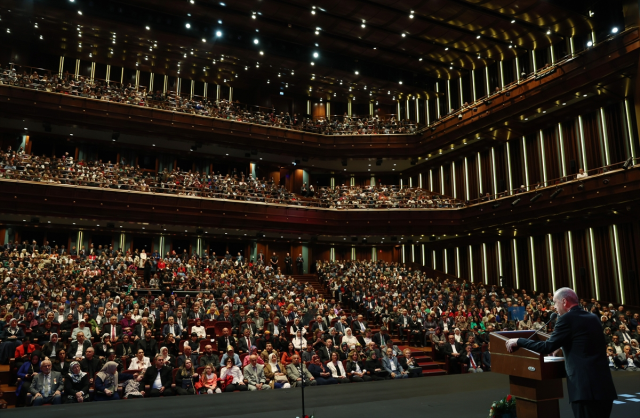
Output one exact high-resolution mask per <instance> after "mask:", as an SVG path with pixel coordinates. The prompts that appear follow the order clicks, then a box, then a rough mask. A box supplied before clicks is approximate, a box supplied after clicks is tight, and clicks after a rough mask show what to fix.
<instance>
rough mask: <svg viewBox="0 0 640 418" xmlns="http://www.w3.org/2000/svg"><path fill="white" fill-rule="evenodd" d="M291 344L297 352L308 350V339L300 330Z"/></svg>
mask: <svg viewBox="0 0 640 418" xmlns="http://www.w3.org/2000/svg"><path fill="white" fill-rule="evenodd" d="M291 342H293V347H294V348H295V349H296V350H300V351H302V350H306V349H307V339H306V338H304V337H303V336H302V331H300V330H298V331H296V334H295V336H294V337H293V340H291Z"/></svg>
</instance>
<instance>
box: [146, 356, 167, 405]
mask: <svg viewBox="0 0 640 418" xmlns="http://www.w3.org/2000/svg"><path fill="white" fill-rule="evenodd" d="M172 381H173V375H172V372H171V367H169V366H165V365H164V358H163V357H162V356H161V355H157V356H156V357H154V359H153V367H147V370H145V372H144V377H143V378H142V382H143V383H144V390H145V392H146V393H147V394H148V395H149V396H150V397H152V398H156V397H159V396H172V395H173V391H172V390H171V383H172Z"/></svg>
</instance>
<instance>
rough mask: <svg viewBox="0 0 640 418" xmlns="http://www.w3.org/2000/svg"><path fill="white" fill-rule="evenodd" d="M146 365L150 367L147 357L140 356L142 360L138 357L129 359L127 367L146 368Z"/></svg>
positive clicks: (132, 368)
mask: <svg viewBox="0 0 640 418" xmlns="http://www.w3.org/2000/svg"><path fill="white" fill-rule="evenodd" d="M147 367H151V363H150V362H149V357H142V361H140V360H138V357H134V358H132V359H131V364H130V365H129V369H131V370H140V369H146V368H147Z"/></svg>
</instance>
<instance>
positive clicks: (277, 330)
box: [267, 318, 285, 338]
mask: <svg viewBox="0 0 640 418" xmlns="http://www.w3.org/2000/svg"><path fill="white" fill-rule="evenodd" d="M267 331H269V332H270V333H271V335H273V337H274V338H277V337H278V335H280V334H281V333H283V332H285V327H283V326H282V325H280V319H279V318H273V322H269V323H268V324H267Z"/></svg>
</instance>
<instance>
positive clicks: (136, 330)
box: [131, 324, 153, 340]
mask: <svg viewBox="0 0 640 418" xmlns="http://www.w3.org/2000/svg"><path fill="white" fill-rule="evenodd" d="M148 329H153V328H152V327H150V326H147V328H144V331H146V330H148ZM135 337H140V339H143V340H144V332H143V328H142V324H136V326H135V327H134V328H133V335H132V336H131V339H132V340H133V339H134V338H135Z"/></svg>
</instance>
